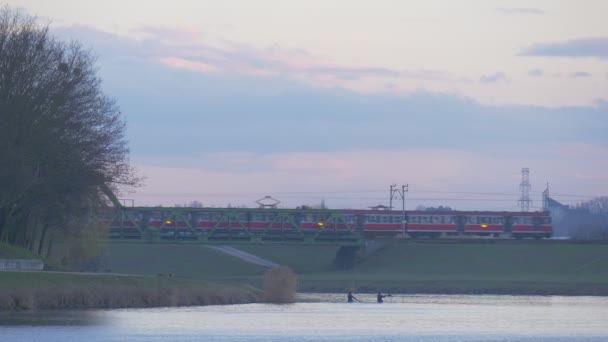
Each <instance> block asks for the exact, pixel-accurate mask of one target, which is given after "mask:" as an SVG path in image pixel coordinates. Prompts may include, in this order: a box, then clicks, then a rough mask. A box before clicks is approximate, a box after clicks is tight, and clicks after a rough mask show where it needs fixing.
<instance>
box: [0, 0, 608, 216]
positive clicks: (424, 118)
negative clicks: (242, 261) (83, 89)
mask: <svg viewBox="0 0 608 342" xmlns="http://www.w3.org/2000/svg"><path fill="white" fill-rule="evenodd" d="M8 5H9V6H11V7H12V8H22V9H23V10H24V11H25V12H27V13H28V14H31V15H36V16H38V18H39V21H40V22H41V23H42V24H46V23H49V22H50V26H51V30H52V33H53V34H54V35H56V36H58V37H60V38H61V39H65V40H69V39H76V40H79V41H80V42H82V44H83V45H84V46H86V47H89V48H91V49H92V50H93V51H94V53H95V55H97V56H98V67H99V70H98V75H99V77H100V78H101V79H102V80H103V88H104V91H105V92H106V93H107V94H108V95H109V96H111V97H113V98H114V99H115V100H116V101H117V103H118V105H119V106H120V108H121V110H122V112H123V114H124V116H125V118H126V120H127V137H128V140H129V146H130V148H131V161H132V163H133V164H134V165H135V166H136V167H137V169H138V170H139V172H140V174H142V175H144V176H145V177H146V180H145V185H144V186H143V187H141V188H137V189H135V190H134V191H135V192H131V193H126V192H125V193H123V194H120V196H119V197H121V198H129V199H134V200H135V204H136V205H158V204H161V205H164V206H172V205H174V204H184V203H188V202H190V201H193V200H198V201H200V202H202V203H203V204H204V205H205V206H218V207H221V206H226V205H227V204H231V205H236V206H240V205H245V206H248V207H254V206H255V200H257V199H259V198H261V197H264V196H266V195H271V196H273V197H274V198H277V199H279V200H280V201H281V206H282V207H295V206H298V205H302V204H307V205H315V204H318V203H319V202H320V201H321V200H322V199H324V201H325V203H326V204H327V205H328V206H329V207H330V208H366V207H368V206H371V205H377V204H384V205H388V193H389V185H390V184H393V183H396V184H397V185H398V186H400V185H401V184H405V183H407V184H409V193H408V194H407V198H406V207H407V208H408V209H413V208H415V207H416V206H418V205H425V206H438V205H448V206H451V207H452V208H455V209H462V210H472V209H479V210H517V209H518V205H517V200H518V199H519V183H520V181H521V169H522V167H528V168H529V169H530V181H531V184H532V190H533V191H532V199H533V200H534V203H533V209H534V210H539V209H540V207H541V205H542V202H541V192H542V190H544V189H545V187H546V184H547V182H548V183H549V186H550V191H551V194H552V195H553V197H554V198H555V199H557V200H559V201H562V202H563V203H566V204H575V203H577V202H580V201H583V200H587V199H590V198H592V197H594V196H602V195H604V196H606V195H608V172H607V171H608V20H607V19H606V13H608V1H605V0H597V1H593V0H587V1H576V0H573V1H557V0H546V1H542V0H538V1H531V0H528V1H495V0H478V1H473V0H470V1H443V0H442V1H435V0H425V1H422V0H421V1H405V0H403V1H398V0H392V1H391V0H375V1H371V0H366V1H358V0H348V1H338V0H334V1H331V0H324V1H321V0H305V1H300V0H292V1H286V0H272V1H271V0H257V1H251V0H223V1H200V0H172V1H155V0H146V1H143V0H141V1H140V0H129V1H126V0H121V1H118V0H105V1H88V0H53V1H48V0H9V1H8ZM399 207H400V203H399Z"/></svg>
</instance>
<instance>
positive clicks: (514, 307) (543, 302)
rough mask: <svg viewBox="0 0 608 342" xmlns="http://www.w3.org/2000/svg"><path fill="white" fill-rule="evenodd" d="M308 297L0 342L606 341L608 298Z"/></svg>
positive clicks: (77, 326) (18, 335)
mask: <svg viewBox="0 0 608 342" xmlns="http://www.w3.org/2000/svg"><path fill="white" fill-rule="evenodd" d="M357 297H358V298H359V299H360V300H361V301H362V302H363V303H351V304H349V303H345V299H346V296H345V295H336V294H302V295H299V300H300V301H299V302H298V303H295V304H286V305H273V304H246V305H225V306H205V307H187V308H155V309H121V310H85V311H42V312H10V313H7V312H4V313H0V341H3V342H4V341H19V342H26V341H61V342H65V341H133V342H139V341H142V342H143V341H146V342H151V341H220V342H228V341H260V342H261V341H270V342H272V341H296V342H303V341H306V342H308V341H311V342H312V341H433V342H443V341H446V342H447V341H479V342H481V341H484V342H486V341H496V342H499V341H500V342H505V341H518V342H524V341H525V342H532V341H534V342H536V341H541V342H557V341H560V342H562V341H563V342H565V341H593V342H596V341H598V342H599V341H608V297H559V296H490V295H393V296H392V297H389V298H386V299H385V303H383V304H378V303H375V296H374V295H371V294H367V295H365V294H357Z"/></svg>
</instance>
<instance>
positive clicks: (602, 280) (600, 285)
mask: <svg viewBox="0 0 608 342" xmlns="http://www.w3.org/2000/svg"><path fill="white" fill-rule="evenodd" d="M235 247H237V248H239V249H242V250H244V251H247V252H250V253H253V254H255V255H258V256H260V257H263V258H266V259H269V260H271V261H274V262H276V263H278V264H281V265H285V266H289V267H290V268H292V269H293V270H294V271H295V272H296V273H297V275H298V279H299V283H300V289H301V290H307V291H315V290H316V291H328V290H329V291H344V290H345V289H348V288H353V289H355V288H356V289H367V290H369V291H375V290H376V289H393V290H394V291H395V292H396V291H397V290H401V291H402V292H412V291H414V292H439V293H483V292H490V293H491V292H494V293H543V294H546V293H562V294H608V272H607V271H606V270H608V244H575V243H560V244H536V243H531V242H530V243H510V244H490V243H466V242H465V243H459V244H434V243H406V244H400V243H396V244H393V245H389V246H387V247H385V248H383V249H381V250H379V251H377V252H376V253H375V254H373V255H371V256H369V257H367V258H366V259H365V260H364V261H362V262H361V263H359V264H357V265H356V266H355V267H354V269H352V270H349V271H336V270H334V269H333V267H332V262H333V258H334V256H335V254H336V252H337V250H338V247H331V246H293V245H260V246H254V245H247V246H235ZM110 253H112V259H113V260H114V261H113V262H112V266H111V267H112V270H113V271H115V272H119V271H120V272H126V273H136V272H138V273H145V274H156V273H173V274H175V275H177V276H187V277H190V278H195V279H214V280H234V281H243V282H248V283H251V284H256V285H259V284H260V280H261V277H262V274H263V273H264V271H265V269H264V268H262V267H259V266H255V265H250V264H247V263H244V262H242V261H240V260H239V259H236V258H234V257H232V256H229V255H224V254H222V253H220V252H217V251H215V250H212V249H209V248H205V247H203V246H196V245H184V246H175V245H174V246H170V245H128V247H127V246H117V245H112V246H109V247H108V250H107V252H106V255H108V256H110ZM193 260H195V261H196V262H194V261H193ZM114 265H122V266H121V267H122V268H121V267H118V268H117V266H114Z"/></svg>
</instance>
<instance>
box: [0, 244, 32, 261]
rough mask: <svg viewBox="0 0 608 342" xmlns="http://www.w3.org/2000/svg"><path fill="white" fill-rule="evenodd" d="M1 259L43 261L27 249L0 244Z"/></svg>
mask: <svg viewBox="0 0 608 342" xmlns="http://www.w3.org/2000/svg"><path fill="white" fill-rule="evenodd" d="M0 259H42V258H41V257H39V256H38V255H36V254H34V253H32V252H30V251H28V250H27V249H23V248H19V247H15V246H11V245H9V244H7V243H4V242H0Z"/></svg>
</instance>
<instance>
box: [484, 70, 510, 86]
mask: <svg viewBox="0 0 608 342" xmlns="http://www.w3.org/2000/svg"><path fill="white" fill-rule="evenodd" d="M507 81H508V79H507V75H505V73H504V72H496V73H493V74H490V75H483V76H481V77H480V78H479V82H481V83H486V84H487V83H499V82H507Z"/></svg>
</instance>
